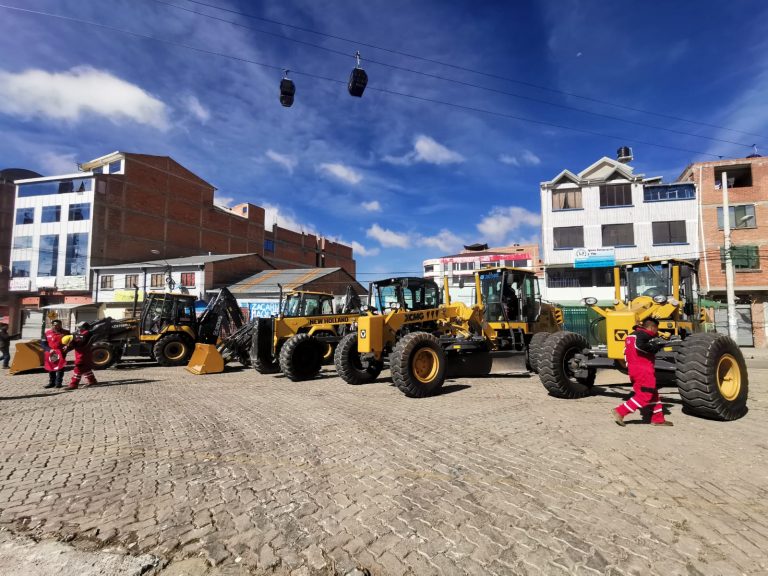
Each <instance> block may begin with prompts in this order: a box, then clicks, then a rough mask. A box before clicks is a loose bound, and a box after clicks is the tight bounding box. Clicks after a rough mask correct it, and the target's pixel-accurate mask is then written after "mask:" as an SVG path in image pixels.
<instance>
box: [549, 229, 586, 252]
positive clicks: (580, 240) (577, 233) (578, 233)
mask: <svg viewBox="0 0 768 576" xmlns="http://www.w3.org/2000/svg"><path fill="white" fill-rule="evenodd" d="M552 236H553V239H554V246H555V248H583V247H584V228H582V227H581V226H564V227H561V228H553V229H552Z"/></svg>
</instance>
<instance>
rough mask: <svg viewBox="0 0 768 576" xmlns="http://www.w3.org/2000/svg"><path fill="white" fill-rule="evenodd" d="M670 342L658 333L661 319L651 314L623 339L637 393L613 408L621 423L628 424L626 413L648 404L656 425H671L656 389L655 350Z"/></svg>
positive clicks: (621, 424)
mask: <svg viewBox="0 0 768 576" xmlns="http://www.w3.org/2000/svg"><path fill="white" fill-rule="evenodd" d="M667 345H669V343H668V342H667V341H666V340H664V338H661V337H659V321H658V320H657V319H656V318H651V317H648V318H646V319H645V320H643V323H642V325H639V326H635V328H634V331H633V332H632V334H630V335H629V336H627V338H626V340H625V341H624V359H625V360H626V362H627V371H628V372H629V379H630V381H631V382H632V390H633V392H634V394H633V395H632V397H631V398H630V399H629V400H627V401H626V402H623V403H622V404H620V405H619V406H617V407H616V408H614V409H613V410H612V411H611V412H612V414H613V418H614V420H615V421H616V424H618V425H619V426H626V422H624V417H625V416H627V415H628V414H632V413H633V412H635V411H636V410H642V409H644V408H645V407H646V406H649V405H651V406H652V412H651V424H652V425H653V426H672V422H670V421H669V420H665V419H664V407H663V406H662V403H661V398H660V397H659V392H658V390H657V389H656V353H657V352H658V351H659V350H661V349H662V348H664V346H667Z"/></svg>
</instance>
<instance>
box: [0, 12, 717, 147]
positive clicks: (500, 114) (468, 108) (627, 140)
mask: <svg viewBox="0 0 768 576" xmlns="http://www.w3.org/2000/svg"><path fill="white" fill-rule="evenodd" d="M0 8H5V9H8V10H14V11H18V12H24V13H27V14H35V15H38V16H47V17H50V18H56V19H59V20H64V21H67V22H76V23H78V24H86V25H88V26H95V27H97V28H102V29H104V30H109V31H111V32H120V33H123V34H128V35H130V36H134V37H137V38H143V39H146V40H153V41H156V42H160V43H163V44H168V45H171V46H178V47H181V48H186V49H188V50H193V51H195V52H199V53H202V54H208V55H211V56H218V57H221V58H228V59H231V60H235V61H238V62H243V63H246V64H254V65H256V66H262V67H264V68H269V69H271V70H280V71H283V70H285V69H287V68H290V67H288V66H276V65H273V64H267V63H264V62H258V61H256V60H251V59H249V58H243V57H240V56H234V55H232V54H225V53H223V52H216V51H213V50H207V49H205V48H199V47H197V46H192V45H190V44H184V43H181V42H175V41H172V40H166V39H163V38H158V37H156V36H150V35H148V34H142V33H140V32H133V31H131V30H125V29H123V28H117V27H115V26H109V25H107V24H102V23H101V22H93V21H90V20H82V19H80V18H73V17H71V16H64V15H61V14H52V13H50V12H43V11H40V10H30V9H28V8H20V7H18V6H8V5H6V4H0ZM290 70H291V73H293V74H298V75H300V76H306V77H308V78H313V79H315V80H323V81H326V82H333V83H335V84H341V85H346V83H347V82H346V81H345V80H337V79H335V78H328V77H326V76H320V75H317V74H313V73H310V72H302V71H298V70H294V69H293V68H290ZM367 90H370V91H376V92H381V93H384V94H390V95H395V96H401V97H404V98H410V99H413V100H418V101H421V102H429V103H431V104H439V105H442V106H450V107H453V108H456V109H460V110H464V111H469V112H477V113H481V114H488V115H491V116H496V117H499V118H506V119H510V120H518V121H521V122H528V123H532V124H538V125H540V126H548V127H550V128H559V129H562V130H570V131H573V132H579V133H582V134H589V135H590V136H598V137H600V138H608V139H610V140H616V141H618V142H622V143H625V144H626V143H634V144H642V145H645V146H652V147H654V148H664V149H666V150H675V151H678V152H687V153H689V154H698V155H702V156H712V157H714V158H722V156H721V155H718V154H713V153H711V152H702V151H699V150H691V149H688V148H680V147H676V146H667V145H664V144H658V143H656V142H648V141H644V140H638V139H637V138H628V137H624V136H614V135H611V134H604V133H601V132H595V131H592V130H586V129H583V128H574V127H571V126H566V125H563V124H557V123H554V122H547V121H544V120H535V119H532V118H526V117H524V116H517V115H515V114H508V113H505V112H497V111H493V110H487V109H484V108H477V107H474V106H467V105H463V104H456V103H453V102H447V101H443V100H437V99H434V98H426V97H424V96H417V95H415V94H407V93H405V92H398V91H396V90H388V89H386V88H376V87H372V86H369V87H368V88H367Z"/></svg>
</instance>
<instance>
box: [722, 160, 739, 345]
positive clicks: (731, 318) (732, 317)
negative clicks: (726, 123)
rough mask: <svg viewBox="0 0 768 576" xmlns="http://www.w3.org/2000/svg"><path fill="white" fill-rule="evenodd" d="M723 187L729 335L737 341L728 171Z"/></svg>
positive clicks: (723, 179)
mask: <svg viewBox="0 0 768 576" xmlns="http://www.w3.org/2000/svg"><path fill="white" fill-rule="evenodd" d="M722 188H723V237H724V238H723V250H724V252H725V297H726V301H727V302H728V335H729V336H730V337H731V338H732V339H733V340H734V341H736V338H737V336H738V330H737V317H736V291H735V288H734V283H735V278H734V274H733V256H732V254H731V214H730V208H729V206H728V173H727V172H723V174H722Z"/></svg>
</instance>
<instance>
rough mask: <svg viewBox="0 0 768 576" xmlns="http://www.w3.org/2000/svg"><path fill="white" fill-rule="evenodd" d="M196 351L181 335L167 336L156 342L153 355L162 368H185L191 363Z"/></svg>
mask: <svg viewBox="0 0 768 576" xmlns="http://www.w3.org/2000/svg"><path fill="white" fill-rule="evenodd" d="M194 350H195V348H194V346H191V345H190V343H189V341H188V340H187V339H186V338H185V337H184V336H182V335H181V334H167V335H166V336H162V337H161V338H160V339H159V340H158V341H157V342H155V345H154V346H153V347H152V354H153V355H154V356H155V358H156V359H157V363H158V364H160V366H183V365H185V364H188V363H189V359H190V358H191V357H192V352H194Z"/></svg>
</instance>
